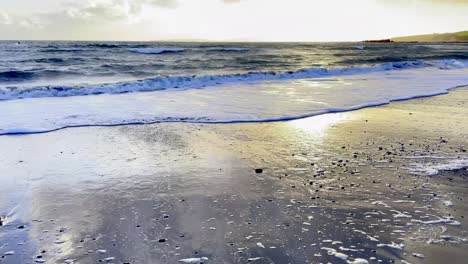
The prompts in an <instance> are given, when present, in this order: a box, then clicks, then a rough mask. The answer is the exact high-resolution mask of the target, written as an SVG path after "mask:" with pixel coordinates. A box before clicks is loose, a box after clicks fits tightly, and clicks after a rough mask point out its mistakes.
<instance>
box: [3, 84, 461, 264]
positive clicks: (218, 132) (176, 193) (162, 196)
mask: <svg viewBox="0 0 468 264" xmlns="http://www.w3.org/2000/svg"><path fill="white" fill-rule="evenodd" d="M467 142H468V89H459V90H456V91H453V92H451V93H450V94H448V95H442V96H437V97H431V98H423V99H417V100H411V101H405V102H397V103H392V104H390V105H386V106H383V107H376V108H368V109H362V110H359V111H353V112H347V113H338V114H327V115H322V116H317V117H311V118H306V119H300V120H295V121H288V122H274V123H259V124H229V125H226V124H224V125H206V124H205V125H203V124H181V123H172V124H171V123H166V124H154V125H141V126H122V127H87V128H75V129H64V130H60V131H56V132H52V133H47V134H37V135H28V136H4V137H0V146H1V149H0V177H1V179H2V181H1V185H0V216H1V217H2V220H1V221H2V225H1V226H0V263H183V262H180V261H181V260H182V261H185V263H201V262H204V263H327V262H331V263H347V262H348V263H367V262H368V263H442V262H447V260H450V263H466V259H468V246H467V245H468V244H467V238H468V234H467V231H468V228H467V225H468V222H467V220H466V216H467V215H468V214H467V211H468V205H467V204H466V202H465V201H466V199H467V187H468V182H467V176H468V175H467V174H468V173H467V171H466V169H456V168H463V167H464V166H468V153H467V149H468V146H467ZM5 253H6V254H5ZM366 261H367V262H366Z"/></svg>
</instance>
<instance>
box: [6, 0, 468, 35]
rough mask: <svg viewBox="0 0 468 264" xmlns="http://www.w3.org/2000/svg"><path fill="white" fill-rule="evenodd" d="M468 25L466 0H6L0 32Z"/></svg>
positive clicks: (382, 30)
mask: <svg viewBox="0 0 468 264" xmlns="http://www.w3.org/2000/svg"><path fill="white" fill-rule="evenodd" d="M462 30H468V0H80V1H76V0H0V39H63V40H68V39H69V40H162V39H207V40H228V41H229V40H240V41H242V40H251V41H346V40H363V39H379V38H388V37H394V36H403V35H413V34H421V33H433V32H453V31H462Z"/></svg>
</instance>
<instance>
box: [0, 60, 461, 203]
mask: <svg viewBox="0 0 468 264" xmlns="http://www.w3.org/2000/svg"><path fill="white" fill-rule="evenodd" d="M465 84H468V69H466V68H464V69H455V70H440V69H434V68H423V69H411V70H402V71H387V72H375V73H369V74H361V75H350V76H343V77H341V78H332V79H330V78H311V79H301V80H294V81H274V82H272V81H269V82H261V83H253V84H230V85H223V86H219V87H216V88H211V89H197V90H195V89H186V90H164V91H156V92H148V93H129V94H103V95H95V96H75V97H67V98H61V97H53V98H30V99H24V100H9V101H2V102H0V134H29V133H40V132H48V131H53V130H57V129H61V128H65V127H79V126H96V125H99V126H113V125H122V124H147V123H155V122H194V123H232V122H267V121H281V120H292V119H298V118H303V117H309V116H315V115H322V114H326V113H335V112H342V111H349V110H354V109H360V108H363V107H369V106H376V105H381V104H385V103H388V102H390V101H396V100H404V99H411V98H417V97H421V96H430V95H437V94H443V93H447V91H448V90H449V89H450V88H453V87H456V86H460V85H465ZM374 203H375V204H376V205H377V204H380V205H383V206H388V205H386V204H385V203H384V202H381V201H380V202H379V201H377V202H374Z"/></svg>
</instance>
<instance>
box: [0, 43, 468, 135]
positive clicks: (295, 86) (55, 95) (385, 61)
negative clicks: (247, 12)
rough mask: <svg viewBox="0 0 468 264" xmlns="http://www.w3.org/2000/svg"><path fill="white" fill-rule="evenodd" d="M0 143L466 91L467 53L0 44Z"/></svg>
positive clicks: (399, 46) (454, 48)
mask: <svg viewBox="0 0 468 264" xmlns="http://www.w3.org/2000/svg"><path fill="white" fill-rule="evenodd" d="M0 57H1V58H2V59H1V60H0V134H2V135H5V134H24V133H42V132H48V131H53V130H57V129H62V128H66V127H75V126H94V125H123V124H146V123H155V122H201V123H232V122H260V121H262V122H265V121H279V120H291V119H295V118H301V117H306V116H312V115H318V114H325V113H329V112H339V111H348V110H353V109H359V108H363V107H368V106H375V105H381V104H385V103H388V102H391V101H396V100H405V99H410V98H415V97H421V96H431V95H436V94H442V93H446V92H447V91H448V90H450V89H453V88H456V87H460V86H464V85H468V44H459V43H452V44H445V43H444V44H440V43H438V44H432V43H161V42H65V41H64V42H59V41H54V42H48V41H22V42H17V41H2V42H0Z"/></svg>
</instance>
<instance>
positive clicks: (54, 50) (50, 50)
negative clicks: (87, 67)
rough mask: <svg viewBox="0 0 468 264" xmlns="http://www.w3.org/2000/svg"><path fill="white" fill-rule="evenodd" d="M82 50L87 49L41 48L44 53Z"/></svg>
mask: <svg viewBox="0 0 468 264" xmlns="http://www.w3.org/2000/svg"><path fill="white" fill-rule="evenodd" d="M82 51H85V50H84V49H59V48H57V49H54V48H52V49H44V50H40V52H44V53H55V52H82Z"/></svg>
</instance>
